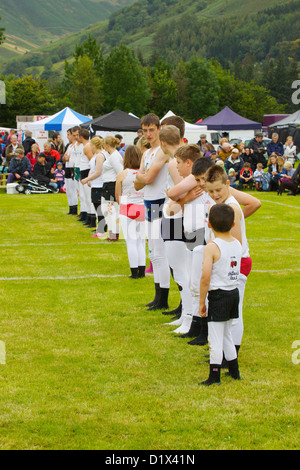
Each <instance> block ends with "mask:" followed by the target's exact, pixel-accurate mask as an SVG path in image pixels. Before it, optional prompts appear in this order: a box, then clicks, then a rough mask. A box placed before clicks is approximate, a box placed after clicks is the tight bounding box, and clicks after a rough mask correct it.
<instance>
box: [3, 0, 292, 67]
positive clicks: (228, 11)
mask: <svg viewBox="0 0 300 470" xmlns="http://www.w3.org/2000/svg"><path fill="white" fill-rule="evenodd" d="M299 15H300V1H299V0H294V1H286V0H268V1H267V2H264V3H263V2H259V1H258V0H250V1H249V0H200V1H199V0H139V1H137V2H135V3H134V4H133V5H130V6H127V7H124V8H123V9H121V10H118V11H115V12H114V13H112V14H111V15H110V17H109V20H105V21H100V22H97V23H94V24H93V25H91V26H89V27H87V28H84V29H82V30H81V31H80V32H76V33H73V34H71V35H69V36H67V37H65V38H64V39H63V40H58V41H56V42H55V43H53V44H50V45H49V46H47V47H43V48H41V49H39V50H38V51H36V52H35V53H31V54H26V56H25V57H23V58H22V59H21V60H18V61H17V62H14V63H9V62H8V65H7V66H6V67H5V68H4V71H5V73H18V72H16V70H18V69H20V70H22V73H23V72H24V71H25V72H29V73H32V67H38V66H42V65H44V64H45V61H46V60H47V58H50V60H51V62H52V63H53V64H55V70H57V71H58V73H59V70H62V68H63V63H64V60H65V59H70V58H71V57H72V53H73V51H74V47H75V44H77V43H80V42H82V41H84V40H85V39H86V38H87V37H88V35H89V34H91V36H92V37H94V38H97V39H98V40H99V41H100V42H101V46H102V49H103V52H104V55H105V54H107V53H108V52H109V51H110V50H111V49H112V48H113V47H114V46H116V45H118V44H120V42H124V43H125V44H127V45H128V46H130V47H131V48H133V49H134V50H135V51H136V52H138V51H139V52H141V53H142V55H143V57H144V58H145V59H146V60H148V59H149V58H150V57H151V55H152V54H153V52H154V51H155V52H156V53H157V54H159V55H160V56H162V57H164V58H165V59H166V60H171V61H178V60H180V59H187V58H188V57H189V56H191V55H199V56H203V57H207V58H209V57H216V58H217V59H218V60H220V61H221V62H222V61H226V60H231V61H234V59H235V58H236V57H238V58H239V59H243V57H245V55H246V54H254V56H255V58H256V59H257V60H262V59H263V58H265V57H266V56H267V55H268V54H275V55H276V54H277V53H278V50H279V48H281V47H282V44H285V47H286V48H287V49H288V51H289V50H292V51H293V52H292V53H293V55H294V57H295V58H296V59H297V60H299V58H300V52H299V42H297V39H298V36H299V33H298V31H297V28H296V27H295V26H293V25H295V24H297V21H296V20H297V18H298V17H299ZM299 20H300V17H299ZM287 25H288V27H287ZM291 45H292V46H291ZM0 50H1V49H0ZM298 56H299V57H298ZM34 71H35V72H36V71H37V69H36V70H34Z"/></svg>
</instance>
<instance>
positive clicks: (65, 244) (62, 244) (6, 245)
mask: <svg viewBox="0 0 300 470" xmlns="http://www.w3.org/2000/svg"><path fill="white" fill-rule="evenodd" d="M112 243H114V242H112ZM117 243H118V245H123V244H124V243H126V242H125V241H118V242H117ZM78 245H91V246H111V245H110V243H109V244H108V243H105V244H104V245H102V244H101V243H99V242H98V243H97V242H96V243H92V242H78V243H72V244H71V245H70V243H43V242H41V243H9V244H7V243H1V244H0V247H5V248H9V247H14V246H69V247H71V246H78Z"/></svg>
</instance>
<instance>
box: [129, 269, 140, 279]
mask: <svg viewBox="0 0 300 470" xmlns="http://www.w3.org/2000/svg"><path fill="white" fill-rule="evenodd" d="M130 270H131V276H129V277H130V278H131V279H137V278H138V277H139V276H138V272H139V268H130Z"/></svg>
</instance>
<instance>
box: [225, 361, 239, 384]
mask: <svg viewBox="0 0 300 470" xmlns="http://www.w3.org/2000/svg"><path fill="white" fill-rule="evenodd" d="M228 375H230V377H232V378H233V379H235V380H241V377H240V371H239V364H238V360H237V358H236V359H233V361H228Z"/></svg>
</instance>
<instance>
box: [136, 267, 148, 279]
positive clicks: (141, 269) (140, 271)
mask: <svg viewBox="0 0 300 470" xmlns="http://www.w3.org/2000/svg"><path fill="white" fill-rule="evenodd" d="M145 269H146V266H139V267H138V277H145Z"/></svg>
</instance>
